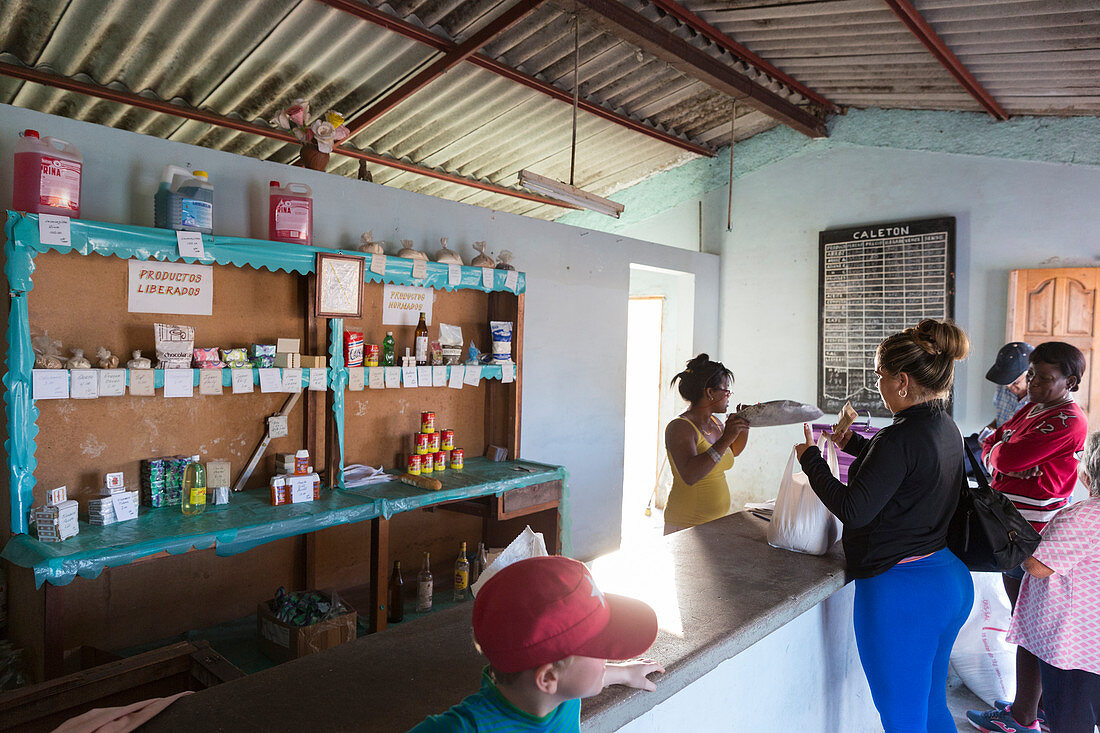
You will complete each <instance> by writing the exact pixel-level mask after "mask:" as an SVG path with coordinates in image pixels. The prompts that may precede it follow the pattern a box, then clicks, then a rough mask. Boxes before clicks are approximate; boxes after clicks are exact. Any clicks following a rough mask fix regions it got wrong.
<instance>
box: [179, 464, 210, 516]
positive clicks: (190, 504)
mask: <svg viewBox="0 0 1100 733" xmlns="http://www.w3.org/2000/svg"><path fill="white" fill-rule="evenodd" d="M180 509H181V510H182V511H183V513H184V514H187V515H193V514H202V513H203V512H205V511H206V466H204V465H202V463H201V462H200V461H199V457H198V456H191V462H190V463H188V464H187V468H185V469H184V470H183V491H182V496H181V497H180Z"/></svg>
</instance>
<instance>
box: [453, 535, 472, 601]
mask: <svg viewBox="0 0 1100 733" xmlns="http://www.w3.org/2000/svg"><path fill="white" fill-rule="evenodd" d="M469 587H470V561H469V560H467V559H466V543H465V542H463V543H462V549H460V550H459V551H458V559H457V560H455V600H456V601H464V600H466V592H467V589H468V588H469Z"/></svg>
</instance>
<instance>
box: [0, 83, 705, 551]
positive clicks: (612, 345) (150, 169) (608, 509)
mask: <svg viewBox="0 0 1100 733" xmlns="http://www.w3.org/2000/svg"><path fill="white" fill-rule="evenodd" d="M0 119H3V120H4V125H3V129H2V131H0V202H2V203H3V205H4V206H8V205H10V202H11V181H12V149H13V147H14V145H15V142H16V133H17V132H18V131H19V130H22V129H24V128H28V127H29V128H34V129H37V130H38V131H39V132H40V133H41V134H42V135H53V136H56V137H60V138H64V139H67V140H69V141H70V142H72V143H74V144H75V145H76V146H77V147H78V148H79V149H80V150H81V152H82V153H83V155H84V163H85V165H84V181H83V200H82V202H81V216H82V217H83V218H85V219H93V220H99V221H108V222H120V223H126V224H138V225H145V226H151V225H152V218H153V213H152V212H153V192H154V191H155V189H156V185H157V182H158V181H159V176H160V171H161V169H162V168H163V166H164V165H165V164H167V163H176V164H180V165H185V166H189V167H191V168H197V169H201V170H206V171H209V173H210V176H211V181H212V182H213V184H214V188H215V209H214V224H215V232H216V233H218V234H221V235H227V236H246V237H257V238H266V236H267V235H266V231H267V199H266V196H267V187H268V181H269V180H272V179H278V180H280V181H282V182H284V183H285V182H287V181H296V182H300V183H306V184H308V185H309V186H310V187H312V189H313V192H314V199H315V205H314V223H315V229H316V233H315V240H314V241H315V242H316V243H317V244H320V245H324V246H330V247H342V248H353V247H354V246H355V245H356V244H358V242H359V235H360V234H361V233H362V232H363V231H365V230H367V229H373V230H374V233H375V235H376V237H380V238H382V239H385V240H387V241H389V242H397V241H399V240H401V239H412V240H413V241H415V242H416V243H417V244H418V245H419V246H420V247H421V248H422V249H423V248H426V249H427V250H428V251H429V252H433V253H434V252H435V250H437V249H438V243H439V238H440V237H442V236H446V237H449V238H450V247H451V248H452V249H456V250H457V251H458V252H459V253H460V254H461V255H462V256H463V257H464V258H465V259H466V260H467V261H469V258H470V257H472V256H473V255H474V254H475V253H474V251H473V249H472V247H471V245H472V243H473V242H474V241H475V240H482V239H483V240H487V241H488V242H489V247H490V249H491V250H493V251H500V250H501V249H510V250H512V251H513V252H514V253H515V255H516V256H515V264H516V265H517V267H518V268H519V269H521V270H523V271H525V272H526V273H527V300H526V340H525V343H524V349H525V351H524V356H525V363H524V364H522V365H521V368H522V369H523V370H524V394H523V412H522V444H523V445H522V455H523V456H524V457H526V458H530V459H533V460H540V461H546V462H550V463H558V464H562V465H564V466H565V467H566V468H567V469H568V470H569V474H570V481H569V489H570V491H569V494H570V496H569V509H568V511H569V523H568V525H567V528H566V529H567V532H568V534H567V536H569V535H571V538H572V552H573V554H574V555H576V556H578V557H583V558H588V557H592V556H594V555H597V554H599V553H603V552H607V551H609V550H613V549H615V548H616V547H617V546H618V541H619V517H620V514H621V495H622V454H623V432H624V414H625V395H624V392H623V384H624V382H625V377H624V375H625V355H626V314H627V298H628V292H629V280H630V264H631V263H640V264H645V265H651V266H654V267H663V268H667V269H671V270H679V271H683V272H690V273H693V274H694V275H695V327H694V340H695V347H694V348H695V350H697V351H712V352H713V351H715V350H716V348H717V337H716V335H717V326H718V258H717V257H715V256H713V255H705V254H699V253H695V252H688V251H684V250H680V249H674V248H670V247H664V246H660V245H655V244H650V243H646V242H641V241H638V240H634V239H630V238H627V237H625V236H619V235H609V234H604V233H601V232H594V231H590V230H585V229H578V228H576V227H570V226H565V225H561V224H554V223H550V222H544V221H538V220H534V219H529V218H525V217H520V216H515V215H511V214H501V213H499V212H494V211H491V210H489V209H483V208H479V207H475V206H468V205H464V204H458V203H454V202H451V201H445V200H442V199H436V198H432V197H429V196H423V195H419V194H413V193H409V192H406V191H401V190H398V189H393V188H387V187H385V186H381V185H377V184H373V183H365V182H361V181H355V180H350V179H347V178H342V177H338V176H334V175H329V174H325V173H319V172H315V171H307V170H303V169H300V168H291V167H289V166H285V165H282V164H279V163H270V162H264V161H258V160H253V159H250V158H245V157H241V156H237V155H233V154H229V153H222V152H217V151H213V150H207V149H205V148H199V147H194V146H190V145H184V144H182V143H176V142H169V141H165V140H160V139H157V138H152V137H147V136H143V135H137V134H134V133H129V132H124V131H121V130H115V129H112V128H108V127H103V126H99V125H94V124H89V123H83V122H76V121H74V120H69V119H64V118H59V117H53V116H50V115H43V114H40V113H37V112H32V111H29V110H25V109H20V108H16V107H10V106H6V105H0Z"/></svg>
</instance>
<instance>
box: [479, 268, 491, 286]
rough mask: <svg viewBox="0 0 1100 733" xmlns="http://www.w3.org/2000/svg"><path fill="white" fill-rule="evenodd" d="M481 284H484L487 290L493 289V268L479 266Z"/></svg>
mask: <svg viewBox="0 0 1100 733" xmlns="http://www.w3.org/2000/svg"><path fill="white" fill-rule="evenodd" d="M481 284H482V285H484V286H485V288H486V289H487V290H492V289H493V268H491V267H483V268H481Z"/></svg>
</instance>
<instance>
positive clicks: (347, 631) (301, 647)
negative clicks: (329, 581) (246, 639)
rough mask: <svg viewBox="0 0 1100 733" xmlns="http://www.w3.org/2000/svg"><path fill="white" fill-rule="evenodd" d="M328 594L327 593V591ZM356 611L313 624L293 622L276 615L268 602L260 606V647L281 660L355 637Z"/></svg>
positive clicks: (277, 659) (275, 659)
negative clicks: (294, 623) (298, 624)
mask: <svg viewBox="0 0 1100 733" xmlns="http://www.w3.org/2000/svg"><path fill="white" fill-rule="evenodd" d="M326 595H327V594H326ZM355 618H356V616H355V611H348V612H347V613H343V614H340V615H339V616H336V617H335V618H330V619H328V620H326V621H318V622H317V623H315V624H311V625H309V626H291V625H290V624H287V623H284V622H282V621H280V620H279V619H277V618H276V617H275V614H273V613H272V612H271V607H270V606H268V604H267V603H261V604H260V606H259V608H258V609H257V610H256V632H257V636H258V637H259V645H260V651H261V652H263V653H264V654H265V655H267V656H268V657H270V658H271V659H272V660H274V661H277V662H287V661H290V660H291V659H297V658H298V657H304V656H306V655H307V654H313V653H315V652H319V651H323V650H325V649H331V648H332V647H334V646H339V645H340V644H343V643H345V642H348V641H352V640H354V639H355Z"/></svg>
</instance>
